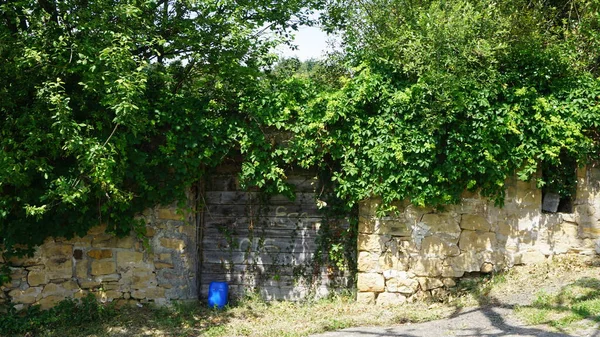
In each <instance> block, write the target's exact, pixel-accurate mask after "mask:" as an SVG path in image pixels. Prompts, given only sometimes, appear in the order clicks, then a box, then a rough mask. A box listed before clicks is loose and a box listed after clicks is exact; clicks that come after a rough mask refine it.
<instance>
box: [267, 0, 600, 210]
mask: <svg viewBox="0 0 600 337" xmlns="http://www.w3.org/2000/svg"><path fill="white" fill-rule="evenodd" d="M599 5H600V4H599V3H598V2H597V1H568V2H567V1H565V2H564V3H563V2H561V1H558V2H556V1H554V2H552V3H551V2H547V1H539V2H529V1H508V2H502V3H493V2H492V3H490V2H488V1H476V0H465V1H455V2H447V1H433V0H423V1H405V0H391V1H389V0H373V1H366V2H363V1H361V2H353V1H343V0H342V1H339V3H338V6H337V7H335V6H334V7H332V9H331V10H330V12H331V13H330V16H329V19H330V22H333V23H335V24H341V25H342V27H343V28H344V30H343V32H342V37H343V47H344V48H345V57H344V59H343V61H344V62H345V63H344V65H345V66H346V69H347V71H346V72H345V73H343V72H342V73H339V74H338V76H339V77H338V80H337V81H336V84H339V86H336V85H335V84H330V83H325V84H324V83H323V82H318V81H316V80H314V79H313V78H311V77H310V76H308V77H307V76H305V75H304V74H297V75H295V76H294V77H293V78H289V79H287V80H286V81H284V83H283V84H284V85H285V87H283V88H282V89H281V91H277V92H276V93H275V94H274V95H278V96H277V97H274V98H273V99H274V102H271V103H270V105H271V106H273V105H275V106H283V107H284V109H285V111H286V114H280V115H278V117H279V118H280V119H279V120H278V121H277V123H278V124H276V125H281V126H282V127H283V128H284V129H285V130H286V131H288V132H289V133H290V134H291V136H290V139H288V140H287V141H286V142H285V143H284V144H283V146H282V147H281V149H279V150H278V151H280V153H281V154H282V156H283V157H284V158H286V159H285V160H287V161H289V162H292V161H296V162H298V163H299V164H300V165H302V166H306V167H309V166H315V165H316V166H320V167H322V168H324V169H326V170H329V171H330V172H331V176H332V177H333V180H334V181H335V183H336V184H337V188H336V193H337V195H338V196H339V197H340V198H341V199H342V200H346V201H347V202H348V203H349V204H350V205H351V204H353V203H356V202H358V201H360V200H364V199H366V198H369V197H371V196H373V195H378V196H381V197H382V198H383V200H384V201H385V202H387V203H388V204H389V203H391V202H392V201H394V200H406V199H410V200H411V201H412V202H413V203H415V204H418V205H425V204H427V205H434V206H435V205H444V204H448V203H454V202H457V201H458V200H459V198H460V194H461V193H462V192H463V191H464V190H480V191H481V193H482V194H483V195H485V196H489V197H491V198H492V199H493V200H495V201H496V203H497V204H502V202H503V199H504V198H503V196H504V189H505V187H504V182H505V180H506V179H507V177H509V176H512V175H514V174H515V173H516V174H517V175H518V177H519V178H520V179H522V180H528V179H531V178H532V177H534V176H535V174H536V172H537V171H538V165H539V164H540V163H542V165H546V164H554V165H559V166H561V162H563V161H564V160H566V159H564V158H572V160H575V161H576V162H577V163H580V164H583V163H586V162H587V161H590V160H595V159H596V157H597V154H598V137H597V130H598V121H599V120H600V115H599V114H598V100H599V98H600V95H599V94H600V82H599V81H598V80H597V79H596V76H597V64H596V63H597V60H598V59H599V58H598V57H599V56H600V55H599V54H598V50H599V49H594V48H593V47H592V46H595V45H596V43H597V36H598V34H597V32H596V30H597V29H596V28H593V29H592V28H591V27H597V23H598V14H597V13H598V7H599ZM340 8H346V9H344V11H345V15H344V16H343V17H339V16H336V13H338V12H339V10H340ZM574 13H577V15H575V14H574ZM338 19H339V20H341V21H336V20H338ZM581 27H588V28H589V29H587V30H582V29H581ZM582 50H586V53H587V54H586V55H585V56H584V55H581V51H582ZM592 55H594V56H592ZM283 91H285V92H286V93H287V96H285V97H282V96H281V92H283ZM290 93H294V95H293V96H292V95H291V94H290ZM290 96H291V97H290ZM267 122H269V121H267ZM561 153H563V154H565V155H564V156H562V157H561ZM563 164H565V163H563ZM570 173H571V172H569V174H570ZM548 183H551V184H555V183H552V182H548ZM543 184H544V181H540V185H543Z"/></svg>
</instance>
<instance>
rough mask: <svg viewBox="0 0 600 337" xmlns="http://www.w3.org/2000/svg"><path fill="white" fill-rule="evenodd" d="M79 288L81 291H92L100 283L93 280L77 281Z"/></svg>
mask: <svg viewBox="0 0 600 337" xmlns="http://www.w3.org/2000/svg"><path fill="white" fill-rule="evenodd" d="M77 282H78V283H79V287H81V288H82V289H93V288H97V287H99V286H100V284H101V282H100V281H98V280H93V279H78V280H77Z"/></svg>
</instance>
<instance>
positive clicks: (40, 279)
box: [27, 268, 49, 287]
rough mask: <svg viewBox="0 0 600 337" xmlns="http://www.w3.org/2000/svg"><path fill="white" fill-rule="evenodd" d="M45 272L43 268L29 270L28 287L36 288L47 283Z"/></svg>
mask: <svg viewBox="0 0 600 337" xmlns="http://www.w3.org/2000/svg"><path fill="white" fill-rule="evenodd" d="M48 281H49V280H48V277H47V275H46V271H45V270H44V269H43V268H35V269H31V270H29V273H28V274H27V283H29V286H30V287H36V286H39V285H43V284H46V283H48Z"/></svg>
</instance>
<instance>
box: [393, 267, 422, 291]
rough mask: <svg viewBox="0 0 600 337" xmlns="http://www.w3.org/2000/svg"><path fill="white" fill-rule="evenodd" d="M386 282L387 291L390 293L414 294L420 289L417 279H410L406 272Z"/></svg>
mask: <svg viewBox="0 0 600 337" xmlns="http://www.w3.org/2000/svg"><path fill="white" fill-rule="evenodd" d="M403 273H404V274H401V275H398V276H396V277H393V278H390V279H388V280H387V281H386V282H385V289H386V291H387V292H390V293H403V294H414V293H415V292H416V291H417V289H418V288H419V282H418V280H417V279H416V278H412V277H409V275H408V274H407V273H406V272H403Z"/></svg>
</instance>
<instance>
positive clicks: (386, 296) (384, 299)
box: [376, 293, 406, 306]
mask: <svg viewBox="0 0 600 337" xmlns="http://www.w3.org/2000/svg"><path fill="white" fill-rule="evenodd" d="M376 303H377V305H381V306H394V305H402V304H404V303H406V296H404V295H402V294H399V293H381V294H379V295H378V296H377V300H376Z"/></svg>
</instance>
